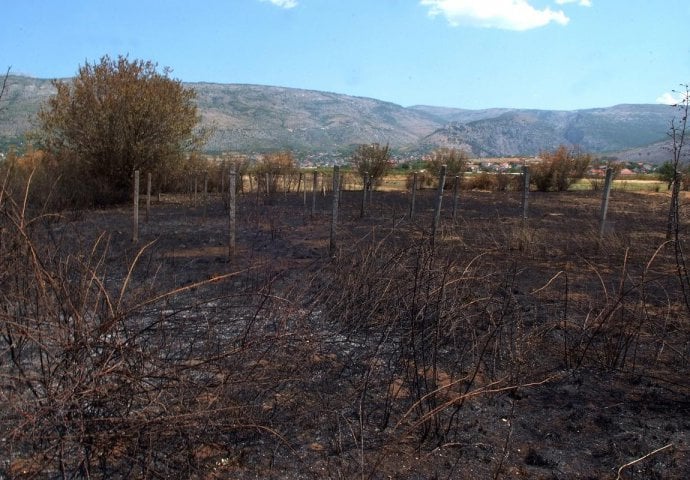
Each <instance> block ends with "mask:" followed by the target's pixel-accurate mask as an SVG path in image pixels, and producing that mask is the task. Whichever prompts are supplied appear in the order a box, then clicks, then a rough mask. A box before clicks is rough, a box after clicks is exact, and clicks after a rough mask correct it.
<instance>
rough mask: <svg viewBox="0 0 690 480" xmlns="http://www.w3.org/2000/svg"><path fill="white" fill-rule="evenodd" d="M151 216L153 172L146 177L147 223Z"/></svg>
mask: <svg viewBox="0 0 690 480" xmlns="http://www.w3.org/2000/svg"><path fill="white" fill-rule="evenodd" d="M150 215H151V172H149V173H148V174H147V175H146V223H149V216H150Z"/></svg>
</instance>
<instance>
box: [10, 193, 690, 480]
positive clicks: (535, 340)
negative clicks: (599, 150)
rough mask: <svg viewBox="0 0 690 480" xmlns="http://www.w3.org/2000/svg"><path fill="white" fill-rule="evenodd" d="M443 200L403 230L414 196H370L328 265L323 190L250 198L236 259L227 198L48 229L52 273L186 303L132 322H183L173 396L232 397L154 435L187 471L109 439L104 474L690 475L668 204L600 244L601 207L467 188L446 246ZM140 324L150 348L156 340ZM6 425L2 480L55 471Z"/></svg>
mask: <svg viewBox="0 0 690 480" xmlns="http://www.w3.org/2000/svg"><path fill="white" fill-rule="evenodd" d="M433 197H434V192H432V191H431V190H429V191H426V190H423V191H420V192H419V194H418V196H417V203H416V215H415V217H414V218H413V219H410V218H409V216H408V211H409V195H408V194H407V193H402V192H378V191H374V192H373V195H372V198H371V200H370V202H369V203H368V205H367V208H366V212H365V215H364V216H361V198H362V197H361V192H349V191H345V192H343V193H342V198H341V205H340V211H339V218H338V226H337V230H336V233H337V234H336V248H335V250H334V251H332V252H329V231H330V222H331V196H330V194H327V195H326V196H321V195H319V196H318V197H317V207H316V212H315V214H313V215H312V213H311V201H312V199H311V194H310V195H309V196H308V197H307V202H306V205H304V203H303V197H302V195H301V194H296V193H294V192H293V193H287V194H284V193H276V194H274V195H272V196H271V197H266V196H263V195H262V196H258V195H257V194H255V193H252V194H240V195H239V197H238V216H237V222H238V223H237V248H236V251H235V254H234V256H233V258H231V259H228V250H227V238H228V237H227V228H228V220H227V210H226V208H225V204H224V201H223V199H222V198H221V197H220V196H219V195H218V194H216V195H212V196H211V197H210V199H209V200H208V202H207V203H206V204H205V205H204V204H203V202H202V200H201V199H199V200H198V202H197V204H196V205H195V204H194V203H193V202H192V200H191V199H190V198H187V197H183V196H175V197H173V196H165V195H164V196H163V197H162V199H161V200H160V201H156V200H154V201H153V204H152V209H151V215H150V218H149V219H148V220H145V219H144V216H145V215H144V213H143V212H142V222H141V225H140V230H139V241H138V242H137V243H136V244H135V243H133V242H132V239H131V218H130V212H129V208H126V207H122V208H119V209H108V210H98V211H83V212H76V213H67V214H64V215H62V216H61V217H60V218H59V219H56V218H53V217H51V218H50V219H46V220H44V221H39V222H36V224H35V225H34V227H33V228H34V230H35V234H36V236H37V238H39V239H40V241H39V243H40V245H51V249H50V251H51V252H52V253H51V255H52V256H53V257H56V258H58V257H59V258H62V259H64V258H68V257H69V256H70V255H72V256H76V255H78V252H89V251H93V250H94V244H96V241H97V239H98V238H99V237H100V238H101V240H100V243H98V245H99V246H98V250H99V251H100V249H101V248H102V251H103V253H102V259H103V260H102V263H101V264H99V269H100V270H99V271H100V272H102V278H103V283H104V285H105V287H104V288H106V289H107V290H108V291H111V292H113V295H114V296H117V295H118V294H119V292H120V291H121V290H123V291H126V295H125V296H124V298H125V302H129V304H132V305H135V304H136V305H140V304H142V302H143V303H146V301H145V299H149V298H156V297H157V296H159V295H161V292H173V293H172V294H170V295H169V296H166V297H165V300H164V303H161V302H160V301H157V302H150V303H146V305H147V306H146V307H144V308H139V307H137V308H136V309H134V310H133V311H135V312H136V316H137V318H154V317H156V316H162V315H166V316H167V317H166V318H168V317H169V318H171V319H172V318H174V319H178V320H179V322H180V323H179V325H180V326H179V327H176V328H179V330H176V332H177V333H176V334H177V335H181V336H185V338H186V340H185V341H179V342H178V341H177V340H171V339H170V337H169V336H166V337H165V338H166V340H165V341H166V343H165V346H166V347H165V348H166V349H167V350H166V351H167V353H166V355H168V356H166V357H165V358H170V359H172V360H170V361H171V362H175V361H176V360H174V359H175V358H177V356H176V355H177V354H176V353H175V352H173V351H172V350H174V349H176V348H178V349H180V350H184V362H185V365H191V364H194V365H195V368H198V370H195V374H194V375H195V376H194V379H193V380H190V381H189V382H190V383H188V384H187V383H184V382H181V383H179V384H178V387H176V388H181V389H183V388H185V385H194V387H193V388H197V386H198V385H200V384H201V383H202V381H201V380H200V379H201V378H205V377H203V375H204V372H205V371H206V370H205V369H207V368H208V371H209V372H212V374H213V375H214V376H215V377H216V378H217V377H218V376H219V375H225V377H224V378H225V379H230V380H227V381H226V382H225V383H223V388H224V389H223V390H222V391H221V390H219V389H218V388H220V387H218V385H216V384H214V385H213V386H210V385H211V384H210V383H206V384H204V389H205V390H203V389H202V390H199V391H197V390H194V391H193V393H190V395H189V398H190V400H189V402H187V403H186V405H192V404H194V405H196V406H195V407H193V408H194V409H197V410H194V412H195V415H197V416H196V417H194V418H196V419H197V421H199V422H200V424H201V426H200V427H199V428H197V429H195V430H194V432H193V434H190V433H189V431H190V430H189V428H190V427H189V425H186V424H185V425H184V427H183V426H180V427H179V429H178V430H175V429H173V430H172V431H167V430H162V427H160V426H158V427H156V428H158V429H159V430H156V432H157V433H156V435H157V436H159V437H160V438H161V439H164V441H165V442H167V443H168V444H170V445H177V446H176V447H175V449H176V450H180V449H187V451H188V452H189V453H188V454H187V456H186V457H185V458H186V460H180V461H179V462H180V463H179V464H178V463H174V464H173V462H172V461H171V462H170V464H169V465H166V466H165V467H163V466H157V465H159V464H163V463H165V458H160V459H158V460H155V453H156V450H160V451H161V452H164V451H165V448H164V446H163V445H158V444H156V443H150V444H149V445H150V447H149V449H150V450H151V451H150V452H148V454H147V455H148V456H147V457H146V458H150V457H154V460H147V461H148V462H150V465H153V466H152V467H150V468H149V467H146V466H144V463H145V462H144V460H141V458H143V454H141V453H140V452H141V451H143V449H144V446H143V444H142V442H139V443H137V444H136V445H137V446H136V448H135V447H126V448H125V447H118V445H119V443H118V442H119V441H118V438H120V437H118V435H120V434H116V435H115V436H114V437H112V438H110V439H109V440H108V442H106V443H105V445H106V446H103V445H101V444H99V445H100V446H99V447H98V448H99V449H101V450H102V452H101V454H100V455H101V456H102V457H106V458H109V459H110V460H99V461H98V462H96V461H95V460H94V461H93V463H94V465H95V464H99V465H100V467H99V468H100V470H99V469H97V468H95V467H93V468H92V469H91V470H90V471H89V474H88V475H90V476H93V477H97V476H99V475H100V476H101V477H110V478H118V477H119V478H125V477H142V478H160V477H166V476H167V477H168V478H170V477H176V476H178V477H180V478H187V477H189V478H240V479H241V478H276V479H282V478H285V479H287V478H305V479H311V478H313V479H321V478H367V479H388V478H399V479H430V478H438V479H442V478H443V479H445V478H468V479H472V478H492V479H497V478H507V479H511V478H530V479H541V478H543V479H571V478H581V479H600V478H610V479H615V478H617V476H618V475H620V478H623V479H655V478H658V479H662V478H663V479H682V478H687V475H688V472H690V450H689V448H690V447H689V446H688V439H689V438H690V380H689V378H690V377H688V373H689V372H690V323H689V320H690V315H689V313H690V312H689V311H688V306H687V304H686V301H685V297H684V291H683V286H684V285H686V283H684V282H687V280H688V278H687V272H685V270H684V267H683V265H682V263H681V262H679V260H678V257H677V255H676V250H675V249H674V243H673V242H667V241H666V238H665V221H666V215H667V209H668V201H669V198H668V196H667V195H666V194H664V193H635V192H625V191H614V192H613V194H612V198H611V202H610V206H609V213H608V220H609V221H608V224H607V227H606V229H605V235H604V237H603V238H602V239H601V241H600V240H599V223H598V215H599V208H600V203H601V198H600V193H598V192H566V193H536V192H532V193H531V194H530V198H529V215H528V218H527V219H526V220H523V219H522V218H521V203H520V202H521V194H520V193H519V192H483V191H470V192H465V191H463V192H462V193H461V195H460V199H459V203H458V209H457V213H456V218H455V219H453V218H451V203H452V196H451V194H450V193H447V194H446V196H445V198H444V208H443V213H442V218H441V227H440V230H439V232H438V236H437V238H436V240H435V242H434V243H433V246H432V245H431V241H430V238H429V235H430V226H431V222H432V213H433ZM681 224H682V225H683V226H685V225H687V224H688V219H687V218H683V219H682V221H681ZM680 239H681V243H682V244H683V245H684V242H685V240H686V239H687V232H686V231H685V228H683V230H682V231H681V232H680ZM46 248H47V247H46ZM99 258H101V257H99ZM132 265H134V267H133V269H132V273H131V275H130V276H129V277H128V271H129V268H130V266H132ZM229 274H230V275H229ZM125 281H126V282H127V287H126V289H122V285H123V282H125ZM137 302H138V303H137ZM147 325H148V326H147V327H146V328H148V329H150V330H151V332H150V333H148V334H147V335H150V339H149V340H147V342H149V341H150V342H154V343H155V342H157V341H159V340H158V339H159V338H163V337H159V336H158V333H157V332H156V331H155V330H156V328H158V327H157V326H156V325H159V324H156V323H155V322H150V323H149V324H147ZM190 325H192V326H195V327H194V328H198V330H194V328H191V327H189V326H190ZM201 336H203V337H204V339H205V340H204V341H203V342H202V341H201V340H199V338H200V337H201ZM187 337H189V338H191V339H189V338H187ZM147 338H148V337H147ZM161 345H162V344H161ZM228 346H232V348H233V350H232V352H233V353H232V354H230V353H227V352H228V351H229V350H226V349H227V348H229V347H228ZM213 348H215V349H218V351H219V352H220V351H222V352H225V353H223V355H222V356H223V359H224V360H223V361H222V362H221V361H217V360H215V359H217V358H220V356H221V355H218V356H216V357H213V355H210V350H209V349H213ZM168 350H170V351H168ZM159 357H160V354H159ZM211 357H213V358H214V360H211V359H210V358H211ZM157 358H158V357H157ZM195 359H201V360H199V362H197V363H193V362H194V360H195ZM202 362H208V363H207V365H208V366H204V365H203V364H201V363H202ZM5 363H7V361H5ZM200 364H201V365H200ZM160 368H165V367H163V366H161V367H160ZM171 372H173V373H174V375H179V376H182V375H183V373H180V372H182V370H179V369H176V370H171ZM171 375H172V373H171ZM3 388H4V387H3ZM7 388H9V387H7ZM13 388H17V387H16V386H14V387H13ZM166 388H167V387H166ZM190 388H192V387H190ZM211 388H213V390H210V389H211ZM190 391H191V390H190ZM137 392H138V390H133V391H132V392H130V393H128V394H127V395H132V396H136V395H138V393H137ZM209 392H213V398H212V399H211V400H206V403H203V402H201V401H200V400H199V398H200V397H201V396H202V395H208V394H209ZM221 392H222V394H221ZM174 395H178V396H185V395H186V394H185V393H184V392H183V391H182V390H181V391H177V392H175V394H174ZM174 395H172V396H171V398H173V397H174ZM9 398H10V396H9V395H4V397H3V399H0V402H6V401H9V400H8V399H9ZM185 398H186V397H185ZM203 398H204V399H206V397H203ZM209 398H211V397H209ZM219 398H220V399H219ZM214 402H216V404H217V405H222V408H220V407H219V408H218V409H216V408H215V405H216V404H214ZM222 402H225V403H222ZM201 404H203V405H202V406H201V407H199V406H198V405H201ZM229 405H232V408H230V407H229ZM146 408H150V407H146ZM166 408H167V410H166V411H169V410H170V407H166ZM180 408H182V407H180ZM185 408H187V407H185ZM188 408H190V409H192V407H188ZM142 411H147V410H146V409H145V408H144V409H143V410H142ZM185 411H186V410H185ZM190 411H191V410H190ZM127 414H128V415H129V414H131V412H130V410H127ZM216 417H223V418H222V420H223V422H222V424H221V423H220V420H219V419H218V418H216ZM166 418H167V419H168V420H166V421H167V422H169V423H168V424H169V425H177V424H176V423H175V422H176V421H178V420H177V419H178V417H174V416H169V417H166ZM3 419H4V420H5V423H4V424H3V425H5V426H3V427H2V428H3V432H2V435H3V439H2V442H3V443H5V445H6V446H7V445H8V443H12V442H15V443H14V446H12V448H7V449H5V450H6V451H7V452H9V453H8V454H7V455H6V457H5V458H4V459H3V460H2V461H3V464H2V465H3V469H4V470H2V471H3V472H4V475H5V477H6V478H15V477H16V478H20V477H21V478H23V477H24V476H26V477H27V478H29V477H32V476H33V477H35V478H52V477H58V476H59V473H60V468H59V467H55V461H56V460H55V457H54V456H53V457H51V454H50V452H48V447H44V446H41V445H40V442H37V441H36V440H35V439H34V440H31V441H29V439H26V438H24V437H21V435H19V434H18V433H17V431H15V430H13V429H12V428H10V427H9V426H10V425H12V426H14V428H16V423H14V424H12V423H11V422H10V420H11V419H12V417H11V416H9V415H4V416H3ZM36 422H37V423H40V420H36ZM152 425H153V423H152ZM113 428H115V427H113ZM133 428H134V427H131V426H128V427H127V429H126V432H127V433H126V435H125V434H121V435H120V436H121V438H123V439H124V438H125V437H126V438H127V439H129V438H130V437H132V438H133V435H134V434H132V431H133ZM142 428H143V427H142ZM175 428H177V427H175ZM115 431H117V430H115ZM123 431H124V430H123ZM176 431H177V432H178V433H175V432H176ZM180 432H181V433H180ZM137 435H140V436H141V435H143V434H142V433H141V432H139V433H137ZM180 435H184V436H185V438H186V440H185V442H182V443H178V440H179V437H180ZM89 438H90V440H89V441H90V442H95V440H93V439H92V437H89ZM94 438H95V437H94ZM126 441H129V440H126ZM126 441H125V440H123V441H122V442H123V444H124V443H126ZM180 445H183V447H181V446H180ZM42 448H44V449H45V450H41V449H42ZM75 448H76V447H75ZM90 448H92V449H95V448H96V447H90ZM2 450H3V448H2V446H0V451H2ZM125 450H126V452H127V453H123V452H125ZM74 451H75V452H76V451H81V450H79V449H78V448H77V449H76V450H74ZM152 452H153V453H152ZM161 455H162V457H165V456H166V455H170V456H171V458H172V456H173V455H174V452H172V451H171V452H170V453H163V454H161ZM38 457H40V458H38ZM87 457H88V456H87ZM87 457H85V458H87ZM37 458H38V459H37ZM32 462H33V463H32ZM41 462H42V463H41ZM99 462H100V463H99ZM137 462H138V463H137ZM106 464H107V465H106ZM133 464H137V465H139V466H132V465H133ZM124 465H128V467H124ZM147 465H149V464H147ZM127 468H129V470H128V469H127ZM72 471H73V472H74V476H75V477H87V476H88V475H87V474H86V473H85V471H86V470H84V467H83V466H79V465H77V466H75V467H74V468H73V470H72ZM2 476H3V474H2V473H0V478H1V477H2Z"/></svg>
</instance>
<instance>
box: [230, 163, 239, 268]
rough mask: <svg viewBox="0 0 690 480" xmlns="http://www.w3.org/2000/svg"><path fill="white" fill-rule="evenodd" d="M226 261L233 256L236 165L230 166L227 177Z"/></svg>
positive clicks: (235, 213)
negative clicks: (228, 176)
mask: <svg viewBox="0 0 690 480" xmlns="http://www.w3.org/2000/svg"><path fill="white" fill-rule="evenodd" d="M228 195H229V202H228V261H232V259H233V258H234V257H235V228H236V215H237V212H236V200H237V199H236V196H237V166H236V165H234V164H233V165H231V166H230V178H229V179H228Z"/></svg>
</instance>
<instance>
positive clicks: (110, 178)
mask: <svg viewBox="0 0 690 480" xmlns="http://www.w3.org/2000/svg"><path fill="white" fill-rule="evenodd" d="M156 67H157V66H156V65H155V64H154V63H151V62H144V61H141V60H134V61H129V60H128V59H127V58H126V57H122V56H120V57H118V58H117V60H113V59H111V58H109V57H108V56H104V57H103V58H101V60H100V62H99V63H95V64H93V65H91V64H88V63H87V64H85V65H84V66H82V67H80V68H79V72H78V74H77V76H76V78H74V80H73V81H71V82H66V81H59V80H58V81H55V82H54V86H55V88H56V89H57V93H56V94H55V95H54V96H53V97H52V98H50V99H49V100H48V102H47V103H46V104H45V105H44V106H43V107H42V108H41V110H40V111H39V114H38V124H39V129H38V132H37V138H38V140H39V142H40V143H41V145H42V147H43V148H44V149H45V150H46V151H47V152H48V154H49V155H51V156H52V157H53V158H54V159H55V160H56V161H57V162H58V165H59V166H60V167H61V168H60V170H61V173H62V172H66V173H67V176H68V177H80V183H81V184H82V188H80V189H78V190H76V191H73V193H76V192H78V193H79V197H78V198H74V201H76V202H79V203H83V204H87V205H88V204H92V203H94V204H100V205H105V204H112V203H117V202H121V201H124V200H125V199H127V198H129V196H130V192H131V185H132V173H133V172H134V171H135V170H142V171H148V172H152V173H154V174H157V175H163V174H165V173H168V172H170V170H172V169H174V167H175V166H176V165H177V164H179V162H180V161H181V160H182V159H183V158H184V155H183V153H184V152H185V151H188V150H193V149H194V148H196V147H198V146H200V145H201V143H202V142H203V140H204V135H203V134H201V133H200V132H198V131H196V130H195V129H196V126H197V123H198V120H199V116H198V113H197V106H196V103H195V101H194V100H195V92H194V91H193V90H191V89H188V88H185V87H184V86H183V85H182V83H181V82H180V81H178V80H173V79H171V78H170V77H169V76H168V73H169V70H167V69H165V70H164V71H163V73H159V72H158V71H157V70H156Z"/></svg>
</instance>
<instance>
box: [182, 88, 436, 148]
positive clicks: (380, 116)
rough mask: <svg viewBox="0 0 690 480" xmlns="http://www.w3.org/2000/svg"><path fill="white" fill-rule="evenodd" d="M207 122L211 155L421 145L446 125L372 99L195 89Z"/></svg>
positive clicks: (277, 90) (294, 91)
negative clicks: (212, 130)
mask: <svg viewBox="0 0 690 480" xmlns="http://www.w3.org/2000/svg"><path fill="white" fill-rule="evenodd" d="M189 86H190V87H193V88H194V89H195V90H196V91H197V95H198V97H197V98H198V102H199V107H200V109H201V112H202V116H203V119H204V122H206V123H209V124H213V125H214V126H215V130H216V134H215V135H214V136H213V138H212V139H211V141H210V142H209V144H208V145H207V148H208V149H209V150H228V149H231V150H253V151H261V150H274V149H276V148H290V149H293V150H297V151H336V150H339V149H347V148H349V147H351V146H353V145H356V144H359V143H371V142H378V143H381V144H385V143H390V144H391V145H392V146H395V147H398V148H399V147H405V146H410V145H415V144H416V143H417V142H418V140H419V138H420V137H423V136H425V135H428V134H429V133H431V132H433V131H434V130H435V129H437V128H439V126H440V123H439V122H438V121H436V120H435V119H433V118H430V117H429V116H428V115H426V114H424V113H423V112H417V111H414V110H410V109H406V108H403V107H401V106H399V105H395V104H393V103H388V102H382V101H379V100H374V99H371V98H360V97H350V96H347V95H339V94H335V93H326V92H317V91H311V90H299V89H294V88H281V87H265V86H257V85H221V84H208V83H195V84H189Z"/></svg>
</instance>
